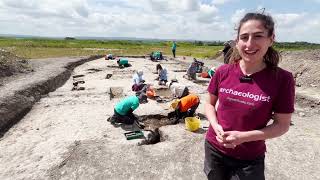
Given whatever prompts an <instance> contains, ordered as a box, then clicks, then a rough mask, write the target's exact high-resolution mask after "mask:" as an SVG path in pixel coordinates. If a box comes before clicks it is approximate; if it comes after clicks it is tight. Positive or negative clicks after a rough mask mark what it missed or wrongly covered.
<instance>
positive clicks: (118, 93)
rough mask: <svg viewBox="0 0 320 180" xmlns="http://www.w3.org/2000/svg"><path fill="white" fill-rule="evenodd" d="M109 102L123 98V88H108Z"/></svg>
mask: <svg viewBox="0 0 320 180" xmlns="http://www.w3.org/2000/svg"><path fill="white" fill-rule="evenodd" d="M109 91H110V100H111V99H113V98H121V97H123V88H122V87H110V90H109Z"/></svg>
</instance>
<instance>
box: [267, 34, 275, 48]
mask: <svg viewBox="0 0 320 180" xmlns="http://www.w3.org/2000/svg"><path fill="white" fill-rule="evenodd" d="M275 37H276V36H275V34H272V35H271V37H270V45H269V47H271V46H272V45H273V43H274V40H275Z"/></svg>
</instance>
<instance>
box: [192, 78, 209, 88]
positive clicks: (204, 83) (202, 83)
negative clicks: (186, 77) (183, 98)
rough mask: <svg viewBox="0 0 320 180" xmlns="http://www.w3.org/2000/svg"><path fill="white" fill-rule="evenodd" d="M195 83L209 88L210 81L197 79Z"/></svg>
mask: <svg viewBox="0 0 320 180" xmlns="http://www.w3.org/2000/svg"><path fill="white" fill-rule="evenodd" d="M193 82H194V83H196V84H200V85H203V86H208V84H209V80H204V79H197V80H194V81H193Z"/></svg>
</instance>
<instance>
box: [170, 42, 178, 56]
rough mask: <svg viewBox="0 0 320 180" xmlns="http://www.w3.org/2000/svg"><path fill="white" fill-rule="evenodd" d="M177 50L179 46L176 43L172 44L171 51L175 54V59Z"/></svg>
mask: <svg viewBox="0 0 320 180" xmlns="http://www.w3.org/2000/svg"><path fill="white" fill-rule="evenodd" d="M176 49H177V44H176V42H175V41H173V42H172V46H171V50H172V54H173V58H176Z"/></svg>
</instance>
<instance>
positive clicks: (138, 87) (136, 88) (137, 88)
mask: <svg viewBox="0 0 320 180" xmlns="http://www.w3.org/2000/svg"><path fill="white" fill-rule="evenodd" d="M145 86H146V84H134V85H132V86H131V90H132V91H135V92H137V91H141V90H142V89H144V87H145Z"/></svg>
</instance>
